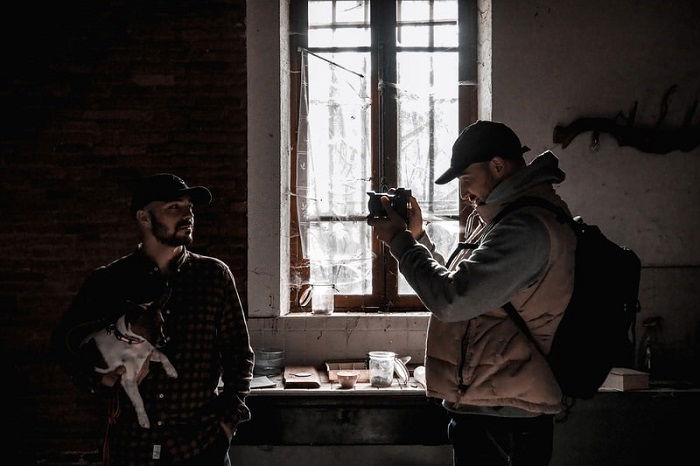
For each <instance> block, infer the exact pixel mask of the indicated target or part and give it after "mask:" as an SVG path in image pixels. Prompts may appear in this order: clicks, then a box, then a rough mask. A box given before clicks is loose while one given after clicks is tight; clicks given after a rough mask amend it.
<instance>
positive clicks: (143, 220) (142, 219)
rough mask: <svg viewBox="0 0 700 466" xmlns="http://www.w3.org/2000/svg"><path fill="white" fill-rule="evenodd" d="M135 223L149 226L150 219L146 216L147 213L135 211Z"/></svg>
mask: <svg viewBox="0 0 700 466" xmlns="http://www.w3.org/2000/svg"><path fill="white" fill-rule="evenodd" d="M136 221H137V222H139V225H144V226H145V225H150V224H151V217H150V216H149V215H148V212H146V211H145V210H143V209H141V210H137V211H136Z"/></svg>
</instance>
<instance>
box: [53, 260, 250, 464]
mask: <svg viewBox="0 0 700 466" xmlns="http://www.w3.org/2000/svg"><path fill="white" fill-rule="evenodd" d="M170 270H171V271H172V272H171V273H170V274H169V275H163V274H161V273H160V270H159V269H158V267H157V266H156V264H155V263H154V262H152V261H151V260H150V259H149V258H147V257H146V255H145V254H143V253H142V252H141V250H140V248H139V249H138V250H137V251H136V252H134V253H133V254H130V255H128V256H126V257H123V258H121V259H118V260H117V261H115V262H113V263H111V264H109V265H107V266H105V267H100V268H98V269H97V270H95V271H94V272H93V273H92V274H91V275H90V276H89V277H88V278H87V280H86V282H85V283H84V285H83V287H82V288H81V290H80V292H79V293H78V295H77V296H76V298H75V300H74V302H73V304H72V306H71V308H70V309H69V310H68V312H66V313H65V315H64V316H63V318H62V320H61V323H60V324H59V326H58V327H57V329H56V330H55V332H54V335H53V342H54V348H55V349H56V353H57V356H58V357H59V358H60V362H61V363H62V365H63V367H64V369H65V370H66V371H67V372H68V373H69V375H71V377H72V378H73V379H74V381H75V382H76V383H77V384H78V385H79V386H82V387H85V388H88V389H90V390H91V391H93V392H101V393H109V392H111V393H114V392H113V390H112V389H105V388H104V387H103V386H101V384H100V383H99V380H100V378H101V375H100V374H96V373H95V372H94V369H93V368H94V366H95V365H96V362H95V361H96V360H97V358H98V353H97V349H96V347H95V346H94V342H93V344H92V347H89V345H82V342H83V340H84V339H85V337H86V336H87V335H89V334H90V333H91V332H94V331H96V330H99V329H101V328H104V327H105V326H107V325H108V324H110V323H113V322H114V321H116V319H117V318H118V317H119V316H120V315H122V314H123V313H124V308H123V303H124V302H125V300H130V301H132V302H136V303H144V302H149V301H153V300H155V299H157V298H158V296H160V295H161V294H162V293H164V292H165V291H166V290H167V289H168V288H169V289H170V290H171V296H170V299H169V301H168V303H167V305H166V306H165V310H164V318H165V325H164V332H165V335H166V336H167V337H168V338H169V341H168V343H167V344H166V346H165V347H163V348H160V350H161V351H162V352H163V353H165V354H166V356H167V357H168V358H169V359H170V361H171V362H172V364H173V366H174V367H175V369H176V370H177V372H178V378H176V379H171V378H168V377H167V376H166V374H165V372H164V371H163V368H162V367H161V366H160V364H158V363H152V364H151V365H150V371H149V373H148V375H147V376H146V378H145V379H143V381H142V382H141V383H140V385H139V392H140V393H141V396H142V398H143V402H144V406H145V409H146V413H147V415H148V417H149V419H150V422H151V428H150V429H143V428H141V427H140V426H139V424H138V422H137V420H136V414H135V411H134V409H133V406H132V404H131V401H130V400H129V398H128V397H127V396H126V394H125V393H124V391H123V390H122V389H121V387H120V386H117V387H118V388H115V389H114V390H117V391H118V396H119V401H120V407H121V409H120V411H121V412H120V415H119V417H118V418H117V421H116V423H115V424H114V425H113V426H112V427H111V429H110V431H109V440H110V442H109V456H110V460H111V462H112V463H113V464H135V465H149V464H158V462H157V458H154V457H157V456H165V457H168V458H171V459H174V460H184V459H188V458H191V457H192V456H195V455H197V454H198V453H200V452H201V451H202V450H205V449H207V448H208V447H210V446H212V445H214V443H215V442H216V441H217V440H219V441H220V440H221V436H222V435H224V434H223V431H222V429H221V427H220V421H226V422H229V423H232V424H233V425H234V426H236V425H237V424H238V423H240V422H243V421H246V420H248V419H250V412H249V410H248V408H247V407H246V405H245V403H244V400H245V396H246V395H247V394H248V393H249V391H250V381H251V379H252V372H253V363H254V356H253V351H252V349H251V347H250V343H249V337H248V329H247V327H246V322H245V317H244V314H243V309H242V307H241V302H240V298H239V296H238V292H237V290H236V286H235V283H234V280H233V276H232V275H231V272H230V270H229V268H228V267H227V266H226V265H225V264H224V263H223V262H221V261H219V260H218V259H214V258H211V257H206V256H201V255H198V254H194V253H191V252H189V251H187V250H185V251H184V252H183V254H182V255H181V256H180V257H179V258H178V259H176V260H175V261H174V264H172V265H171V266H170ZM220 382H223V389H222V390H217V387H218V386H219V383H220ZM159 450H160V451H161V453H160V454H158V453H157V452H158V451H159Z"/></svg>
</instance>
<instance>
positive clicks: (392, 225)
mask: <svg viewBox="0 0 700 466" xmlns="http://www.w3.org/2000/svg"><path fill="white" fill-rule="evenodd" d="M381 202H382V206H383V207H384V210H385V211H386V212H387V217H385V218H370V219H368V220H367V223H368V224H369V225H370V226H372V227H374V234H375V235H376V236H377V238H378V239H379V240H380V241H383V242H384V243H387V244H388V243H390V242H391V240H392V239H393V238H394V236H396V235H397V234H398V233H400V232H402V231H405V230H409V231H410V232H411V235H412V236H413V238H414V239H418V238H420V237H421V236H422V235H423V213H422V212H421V209H420V206H419V205H418V201H416V198H415V197H413V196H411V197H410V204H409V208H408V224H406V222H405V221H404V219H403V218H402V217H401V216H400V215H399V214H398V213H397V212H396V210H394V208H393V207H391V202H390V201H389V198H388V197H386V196H383V197H382V198H381Z"/></svg>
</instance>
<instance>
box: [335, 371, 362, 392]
mask: <svg viewBox="0 0 700 466" xmlns="http://www.w3.org/2000/svg"><path fill="white" fill-rule="evenodd" d="M337 375H338V383H340V388H352V387H354V386H355V382H357V377H358V376H359V375H360V374H358V373H357V372H355V371H338V372H337Z"/></svg>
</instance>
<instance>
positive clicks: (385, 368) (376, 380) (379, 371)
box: [369, 351, 396, 388]
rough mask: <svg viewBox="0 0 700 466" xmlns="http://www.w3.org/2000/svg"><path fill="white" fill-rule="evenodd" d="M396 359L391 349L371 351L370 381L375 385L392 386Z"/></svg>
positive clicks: (380, 386)
mask: <svg viewBox="0 0 700 466" xmlns="http://www.w3.org/2000/svg"><path fill="white" fill-rule="evenodd" d="M394 359H396V353H393V352H391V351H370V352H369V381H370V384H371V385H372V386H373V387H379V388H382V387H390V386H391V383H392V382H393V381H394Z"/></svg>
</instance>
